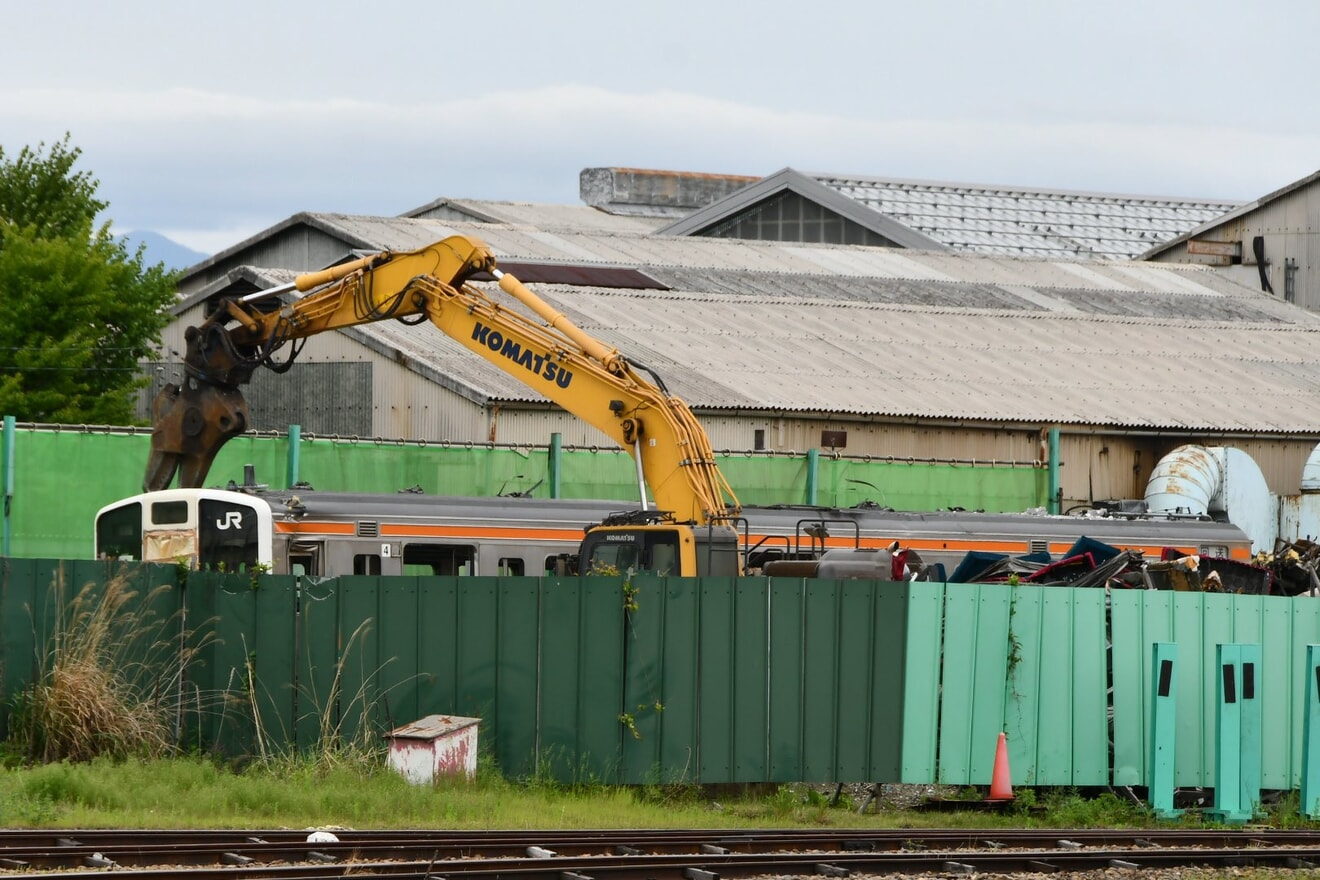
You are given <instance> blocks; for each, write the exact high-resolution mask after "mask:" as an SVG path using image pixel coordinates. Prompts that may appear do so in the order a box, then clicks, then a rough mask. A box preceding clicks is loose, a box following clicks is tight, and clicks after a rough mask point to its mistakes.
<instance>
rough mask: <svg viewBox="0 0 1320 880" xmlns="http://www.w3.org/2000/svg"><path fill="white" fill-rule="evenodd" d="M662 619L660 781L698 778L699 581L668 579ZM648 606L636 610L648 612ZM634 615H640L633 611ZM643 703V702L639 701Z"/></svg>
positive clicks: (658, 714) (658, 710) (656, 707)
mask: <svg viewBox="0 0 1320 880" xmlns="http://www.w3.org/2000/svg"><path fill="white" fill-rule="evenodd" d="M663 589H664V595H665V604H664V612H665V616H664V623H663V630H662V632H661V638H660V660H661V668H660V676H661V681H660V692H659V695H658V697H657V703H656V704H655V705H653V706H652V709H654V710H655V712H656V721H657V722H658V724H659V731H660V749H659V755H658V758H659V764H658V768H657V770H658V775H659V778H660V781H661V782H666V783H672V782H694V781H696V778H697V743H698V737H697V701H698V695H699V693H700V690H701V679H700V659H699V657H698V647H697V646H698V640H697V633H698V631H699V630H700V626H701V603H700V601H699V598H698V597H699V596H700V594H701V581H699V580H697V579H696V578H665V579H664V581H663ZM645 610H646V606H645V605H642V606H640V607H639V609H638V612H637V613H638V614H644V613H645ZM634 616H636V615H634ZM639 705H641V704H640V703H639Z"/></svg>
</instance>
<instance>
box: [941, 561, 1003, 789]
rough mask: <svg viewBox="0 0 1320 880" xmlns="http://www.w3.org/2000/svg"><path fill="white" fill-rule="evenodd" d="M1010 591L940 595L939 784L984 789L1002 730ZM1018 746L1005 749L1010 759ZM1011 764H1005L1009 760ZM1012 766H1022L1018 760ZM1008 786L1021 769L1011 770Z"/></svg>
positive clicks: (969, 588)
mask: <svg viewBox="0 0 1320 880" xmlns="http://www.w3.org/2000/svg"><path fill="white" fill-rule="evenodd" d="M1012 592H1013V591H1012V590H1011V589H1010V588H1008V587H1006V586H1004V585H1001V584H992V585H977V584H949V585H947V587H946V591H945V611H944V668H943V678H942V680H941V689H942V690H941V712H940V747H939V769H938V773H939V781H940V782H941V783H944V784H948V785H988V784H989V783H990V780H991V777H992V775H993V773H994V758H995V745H996V743H997V742H998V739H999V734H1000V733H1001V732H1003V730H1004V720H1005V703H1004V694H1005V690H1006V682H1007V678H1008V656H1009V642H1008V635H1009V611H1010V600H1011V599H1012ZM1015 748H1021V745H1020V744H1015V745H1013V746H1011V747H1010V755H1011V753H1012V750H1013V749H1015ZM1010 763H1011V762H1010ZM1017 766H1018V767H1023V763H1022V762H1021V761H1019V763H1018V765H1017ZM1013 772H1014V779H1013V782H1014V784H1021V782H1022V780H1020V779H1018V778H1017V774H1019V773H1021V772H1022V771H1021V770H1018V769H1014V771H1013Z"/></svg>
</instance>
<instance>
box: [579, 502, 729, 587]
mask: <svg viewBox="0 0 1320 880" xmlns="http://www.w3.org/2000/svg"><path fill="white" fill-rule="evenodd" d="M631 516H632V517H633V518H634V520H635V519H636V515H635V514H633V515H631ZM739 563H740V548H739V543H738V535H737V534H736V533H735V532H734V531H733V530H732V529H729V528H727V527H722V526H718V525H709V526H691V525H687V524H685V523H674V522H664V521H663V520H662V519H660V518H656V521H652V522H643V523H637V522H634V523H631V524H630V523H621V522H619V521H618V519H606V520H605V521H604V522H603V523H601V524H600V525H599V526H592V527H590V528H588V529H587V533H586V536H585V537H584V538H583V539H582V552H581V555H580V557H579V571H580V573H582V574H608V575H617V574H628V573H637V572H646V573H648V574H655V575H660V576H671V575H679V574H690V573H694V572H695V573H696V575H697V576H700V577H721V576H722V577H735V576H737V575H738V573H739Z"/></svg>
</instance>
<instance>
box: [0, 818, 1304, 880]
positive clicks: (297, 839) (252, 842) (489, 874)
mask: <svg viewBox="0 0 1320 880" xmlns="http://www.w3.org/2000/svg"><path fill="white" fill-rule="evenodd" d="M333 834H334V836H335V837H336V838H337V839H335V840H320V841H316V842H310V841H309V839H308V837H309V835H308V832H306V831H260V832H253V831H232V830H231V831H107V830H76V831H60V832H54V831H43V832H36V831H0V869H3V870H6V871H22V872H24V873H27V874H32V873H37V872H40V873H41V874H42V875H43V876H45V877H59V876H68V877H75V876H76V877H81V878H84V880H85V878H86V877H87V875H88V869H89V868H90V869H97V868H99V869H104V870H108V871H113V872H114V873H115V875H116V876H121V877H122V876H126V875H127V876H133V877H142V878H145V877H166V876H185V877H189V878H194V880H209V878H213V877H214V878H229V880H263V878H291V880H293V878H296V880H319V878H331V877H344V876H355V877H363V876H382V877H385V876H388V877H397V878H403V877H419V878H445V880H456V878H465V880H469V878H470V880H668V878H673V880H719V878H744V877H757V876H766V875H779V876H796V877H801V876H805V875H816V876H821V877H847V876H850V875H876V874H916V873H922V874H932V873H938V874H974V873H996V874H1008V873H1025V872H1031V873H1040V872H1070V871H1089V870H1096V869H1101V868H1115V867H1117V868H1128V869H1132V870H1138V871H1139V870H1143V869H1171V868H1179V867H1192V866H1201V867H1238V866H1258V867H1283V868H1317V867H1320V831H1273V830H1232V831H1187V830H1164V829H1148V830H1141V831H1122V832H1119V831H1111V830H1092V829H1086V830H1067V831H1060V830H1021V829H1004V830H994V831H968V830H931V829H924V830H901V831H895V830H870V829H844V830H809V831H802V830H755V831H690V830H633V831H537V832H509V831H490V832H472V831H336V832H333Z"/></svg>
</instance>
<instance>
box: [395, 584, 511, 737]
mask: <svg viewBox="0 0 1320 880" xmlns="http://www.w3.org/2000/svg"><path fill="white" fill-rule="evenodd" d="M412 581H413V587H412V589H413V590H414V591H415V595H416V596H417V711H418V713H419V714H421V715H429V714H440V715H466V714H467V713H466V711H465V709H464V707H463V706H462V705H461V700H460V698H459V691H458V669H459V662H458V653H459V650H460V646H459V631H460V629H461V621H460V620H459V616H458V590H459V584H458V579H457V578H452V577H429V576H428V577H418V578H413V579H412ZM472 717H477V716H472ZM494 742H495V740H494V738H493V735H492V731H491V730H489V729H487V728H485V727H483V728H481V729H479V730H478V734H477V743H478V747H479V748H482V749H485V748H486V746H488V745H493V744H494Z"/></svg>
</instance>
